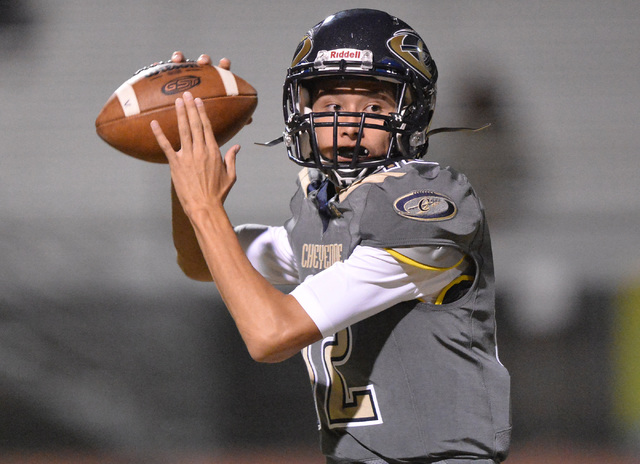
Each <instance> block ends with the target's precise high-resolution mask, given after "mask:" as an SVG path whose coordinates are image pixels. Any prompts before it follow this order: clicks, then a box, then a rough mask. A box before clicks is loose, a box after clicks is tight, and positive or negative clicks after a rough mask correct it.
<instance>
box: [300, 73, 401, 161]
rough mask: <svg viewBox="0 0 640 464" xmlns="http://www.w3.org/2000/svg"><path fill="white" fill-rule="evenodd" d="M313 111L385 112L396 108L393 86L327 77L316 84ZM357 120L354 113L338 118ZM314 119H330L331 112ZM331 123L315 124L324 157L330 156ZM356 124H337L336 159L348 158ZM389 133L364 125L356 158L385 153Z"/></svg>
mask: <svg viewBox="0 0 640 464" xmlns="http://www.w3.org/2000/svg"><path fill="white" fill-rule="evenodd" d="M311 109H312V111H313V112H339V111H343V112H354V113H373V114H380V115H388V114H389V113H392V112H395V111H396V102H395V86H394V85H393V84H390V83H384V82H379V81H371V80H343V81H338V80H330V81H325V82H322V83H321V84H319V85H318V86H317V87H316V88H315V89H314V92H313V105H312V108H311ZM343 121H345V122H355V123H359V122H360V118H357V117H349V118H347V117H340V119H339V122H343ZM316 122H333V116H331V117H326V118H316ZM366 122H367V124H377V125H382V120H379V119H370V118H369V119H367V121H366ZM333 131H334V129H333V127H317V128H316V137H317V141H318V148H319V149H320V153H321V154H322V156H323V157H324V158H325V159H328V160H333V153H334V150H333ZM358 132H359V128H358V127H357V126H356V127H349V126H345V127H343V126H340V127H338V133H337V145H338V147H337V149H338V161H340V162H349V161H351V159H352V157H353V156H354V153H353V149H354V148H355V146H356V143H357V139H358ZM389 138H390V135H389V133H388V132H387V131H384V130H378V129H366V128H365V129H364V130H363V134H362V138H361V140H360V148H361V149H360V151H359V153H358V157H359V159H375V158H381V157H384V156H386V154H387V150H388V149H389Z"/></svg>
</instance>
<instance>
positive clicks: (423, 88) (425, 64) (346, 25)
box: [283, 9, 437, 187]
mask: <svg viewBox="0 0 640 464" xmlns="http://www.w3.org/2000/svg"><path fill="white" fill-rule="evenodd" d="M436 79H437V69H436V67H435V63H434V62H433V60H432V59H431V57H430V55H429V52H428V50H427V48H426V46H425V45H424V43H423V42H422V39H420V37H419V36H418V35H417V34H416V33H415V31H413V30H412V29H411V28H410V27H409V26H408V25H406V24H405V23H403V22H402V21H400V20H398V19H397V18H394V17H392V16H390V15H388V14H387V13H383V12H381V11H377V10H368V9H356V10H346V11H343V12H339V13H336V14H335V15H333V16H330V17H329V18H327V19H325V20H324V21H323V22H321V23H319V24H318V25H316V26H315V27H314V28H313V29H312V30H311V31H309V33H308V34H307V35H306V36H305V37H304V38H303V40H302V41H301V42H300V44H299V45H298V49H297V50H296V53H295V56H294V59H293V62H292V65H291V67H290V68H289V70H288V72H287V78H286V80H285V85H284V96H283V109H284V118H285V133H284V141H285V144H286V146H287V152H288V156H289V158H290V159H291V160H293V161H294V162H296V163H297V164H299V165H302V166H307V167H314V168H317V169H320V170H322V171H324V172H325V173H327V174H328V175H329V177H330V178H331V180H332V181H334V183H336V185H338V186H340V187H345V186H347V185H349V184H350V183H351V182H353V181H354V180H356V179H359V178H361V177H363V176H364V175H366V174H367V173H369V172H371V171H373V170H374V169H375V168H376V167H378V166H381V165H385V164H388V163H390V162H393V161H397V160H400V159H407V158H419V157H421V156H423V155H424V154H425V153H426V151H427V146H428V142H427V138H426V136H425V134H426V132H427V131H428V128H429V125H430V122H431V117H432V115H433V110H434V107H435V90H436V89H435V81H436ZM327 80H330V82H331V83H335V84H336V85H340V83H341V82H345V83H348V82H352V81H353V80H357V81H359V82H370V83H371V84H372V86H373V87H375V86H376V85H378V86H386V87H387V88H389V87H392V88H393V89H394V90H393V92H394V94H395V108H394V110H393V111H390V112H389V113H388V114H379V113H366V112H346V111H341V110H340V111H335V112H314V111H312V110H311V107H312V104H313V101H312V99H313V96H314V89H315V88H317V86H318V84H319V83H321V82H324V83H325V85H326V82H327ZM389 83H391V84H393V86H390V85H389ZM320 128H322V130H325V131H326V130H328V128H332V130H333V141H334V143H333V153H332V155H333V156H326V153H325V155H323V154H322V153H321V151H320V147H319V145H318V136H317V130H318V129H320ZM344 128H351V130H353V131H355V130H357V131H358V135H357V138H356V139H355V146H353V147H351V149H350V150H348V149H345V148H344V147H342V148H341V147H339V146H338V131H339V130H343V129H344ZM365 130H366V131H367V133H371V131H384V132H385V133H386V137H387V140H388V143H387V149H386V153H385V154H384V155H382V154H380V153H376V156H375V157H373V156H368V153H367V150H368V147H367V143H366V141H363V140H362V139H363V133H364V131H365Z"/></svg>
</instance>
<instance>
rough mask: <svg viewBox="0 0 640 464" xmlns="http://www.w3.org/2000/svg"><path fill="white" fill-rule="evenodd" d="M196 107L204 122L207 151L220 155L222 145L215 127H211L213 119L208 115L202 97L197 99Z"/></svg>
mask: <svg viewBox="0 0 640 464" xmlns="http://www.w3.org/2000/svg"><path fill="white" fill-rule="evenodd" d="M195 103H196V108H197V109H198V114H199V115H200V121H201V122H202V129H203V132H204V143H205V144H206V146H207V151H208V153H209V154H216V155H218V156H219V155H220V147H219V146H218V141H217V140H216V136H215V134H214V133H213V128H212V127H211V121H210V120H209V116H208V115H207V111H206V109H205V107H204V102H203V101H202V99H201V98H196V99H195Z"/></svg>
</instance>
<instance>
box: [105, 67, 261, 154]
mask: <svg viewBox="0 0 640 464" xmlns="http://www.w3.org/2000/svg"><path fill="white" fill-rule="evenodd" d="M187 90H188V91H189V92H191V93H192V94H193V96H194V97H200V98H201V99H202V101H203V102H204V105H205V108H206V111H207V115H208V116H209V119H210V120H211V125H212V127H213V132H214V134H215V136H216V140H217V141H218V144H219V145H223V144H224V143H226V142H228V141H229V140H230V139H231V138H232V137H233V136H234V135H236V134H237V133H238V132H239V131H240V129H242V128H243V127H244V126H245V125H246V124H247V123H248V122H249V121H250V120H251V116H252V114H253V112H254V110H255V108H256V106H257V104H258V94H257V92H256V90H255V89H254V88H253V87H252V86H251V85H249V84H248V83H247V82H246V81H245V80H243V79H241V78H240V77H238V76H236V75H235V74H233V73H232V72H231V71H228V70H226V69H223V68H220V67H217V66H210V65H205V66H200V65H198V64H197V63H195V62H192V61H187V62H182V63H172V62H168V63H160V64H156V65H153V66H149V67H146V68H143V69H141V70H140V71H138V72H137V73H136V74H135V75H134V76H133V77H131V78H130V79H128V80H127V81H126V82H124V83H123V84H122V85H121V86H120V87H118V89H116V91H115V92H114V93H113V95H111V97H110V98H109V100H107V102H106V103H105V105H104V107H103V108H102V110H101V111H100V114H98V117H97V118H96V132H97V133H98V135H99V136H100V137H101V138H102V139H103V140H104V141H105V142H107V143H108V144H109V145H111V146H112V147H114V148H116V149H118V150H120V151H121V152H123V153H126V154H127V155H130V156H133V157H135V158H139V159H141V160H144V161H150V162H153V163H167V159H166V157H165V155H164V153H163V152H162V150H161V149H160V146H159V145H158V142H157V141H156V138H155V136H154V135H153V132H152V130H151V127H150V126H149V124H150V123H151V121H152V120H154V119H155V120H157V121H158V122H159V123H160V127H162V130H163V131H164V133H165V135H166V136H167V138H168V139H169V141H170V142H171V144H172V145H173V147H174V149H176V150H178V149H179V148H180V136H179V134H178V122H177V117H176V112H175V101H176V98H178V97H179V96H181V95H182V93H183V92H185V91H187Z"/></svg>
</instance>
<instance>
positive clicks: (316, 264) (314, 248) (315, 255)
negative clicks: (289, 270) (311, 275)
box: [301, 243, 342, 269]
mask: <svg viewBox="0 0 640 464" xmlns="http://www.w3.org/2000/svg"><path fill="white" fill-rule="evenodd" d="M337 261H342V244H341V243H331V244H329V245H318V244H315V243H306V244H304V245H302V262H301V265H302V267H304V268H307V269H326V268H328V267H330V266H331V265H332V264H334V263H335V262H337Z"/></svg>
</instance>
